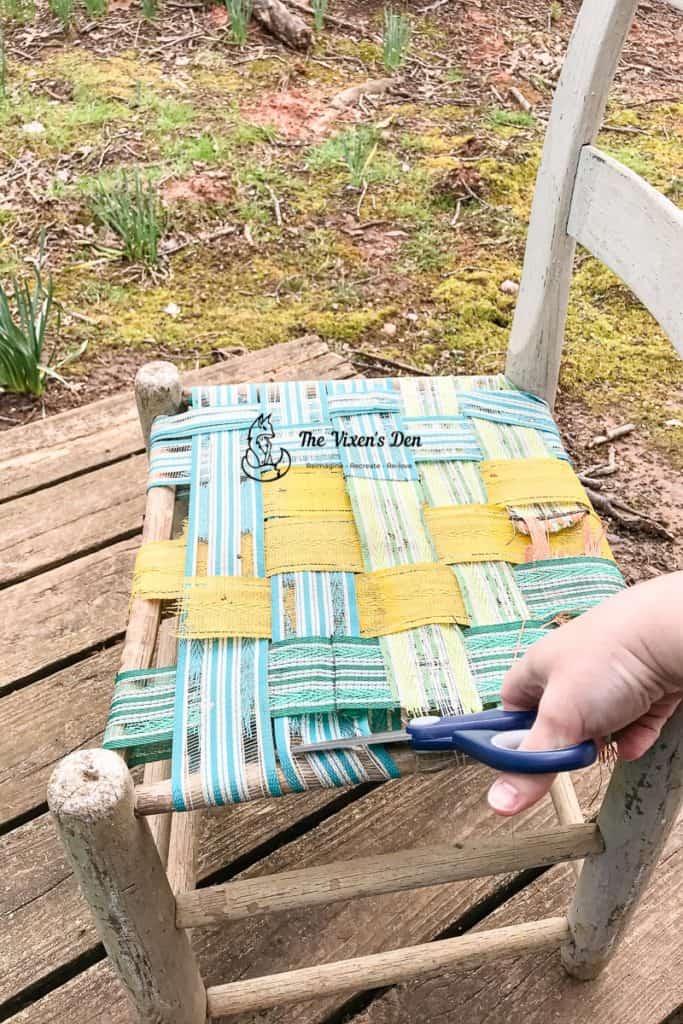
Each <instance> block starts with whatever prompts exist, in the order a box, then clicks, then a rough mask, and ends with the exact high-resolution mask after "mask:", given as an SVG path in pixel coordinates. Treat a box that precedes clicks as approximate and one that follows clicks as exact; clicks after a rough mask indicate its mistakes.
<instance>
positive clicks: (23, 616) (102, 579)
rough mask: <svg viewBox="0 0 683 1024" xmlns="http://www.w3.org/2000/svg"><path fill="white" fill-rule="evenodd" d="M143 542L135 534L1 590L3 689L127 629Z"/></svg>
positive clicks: (0, 668)
mask: <svg viewBox="0 0 683 1024" xmlns="http://www.w3.org/2000/svg"><path fill="white" fill-rule="evenodd" d="M138 547H139V540H138V539H137V538H136V537H133V538H131V539H130V540H125V541H121V542H120V543H119V544H114V545H113V546H112V547H108V548H105V549H104V550H102V551H97V552H95V554H92V555H86V556H85V557H84V558H79V559H78V560H77V561H75V562H69V563H67V564H66V565H62V566H59V568H57V569H51V570H50V572H46V573H42V574H41V575H40V576H36V577H34V578H33V579H29V580H25V581H24V582H23V583H17V584H16V585H15V586H13V587H8V588H7V589H6V590H3V591H2V592H0V620H1V621H2V622H3V624H4V639H5V654H4V657H3V659H2V664H1V665H0V693H1V692H2V690H3V688H7V687H8V686H10V685H11V684H12V683H13V682H14V681H16V680H18V679H24V678H26V677H27V676H31V675H33V674H34V673H36V672H40V671H43V670H47V669H48V668H49V666H50V665H55V664H56V663H58V662H59V661H61V659H63V658H69V657H73V656H74V655H76V654H78V653H79V652H80V651H84V650H88V649H91V648H94V647H96V646H97V645H98V644H102V643H105V642H106V641H108V640H111V639H112V638H115V637H117V636H118V635H120V634H121V633H123V631H124V629H125V626H126V616H127V611H128V602H129V600H130V576H131V570H132V566H133V561H134V558H135V552H136V551H137V549H138Z"/></svg>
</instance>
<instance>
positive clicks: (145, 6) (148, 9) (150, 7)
mask: <svg viewBox="0 0 683 1024" xmlns="http://www.w3.org/2000/svg"><path fill="white" fill-rule="evenodd" d="M140 6H141V7H142V16H143V18H144V19H145V21H154V20H155V18H156V16H157V14H158V13H159V5H158V2H157V0H142V2H141V5H140Z"/></svg>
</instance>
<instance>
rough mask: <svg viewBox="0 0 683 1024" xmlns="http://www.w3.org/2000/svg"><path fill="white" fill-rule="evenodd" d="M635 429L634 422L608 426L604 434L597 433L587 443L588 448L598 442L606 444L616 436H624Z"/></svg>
mask: <svg viewBox="0 0 683 1024" xmlns="http://www.w3.org/2000/svg"><path fill="white" fill-rule="evenodd" d="M635 429H636V425H635V423H624V424H623V425H622V426H621V427H608V429H607V430H606V431H605V433H604V434H597V435H596V436H595V437H594V438H593V440H592V441H591V442H590V444H589V445H588V447H589V448H597V446H598V445H599V444H607V442H608V441H616V440H617V438H618V437H625V436H626V434H630V433H632V431H634V430H635Z"/></svg>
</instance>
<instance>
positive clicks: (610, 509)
mask: <svg viewBox="0 0 683 1024" xmlns="http://www.w3.org/2000/svg"><path fill="white" fill-rule="evenodd" d="M579 479H581V478H580V477H579ZM586 494H587V495H588V497H589V498H590V500H591V501H592V503H593V505H594V506H595V508H596V509H598V510H599V511H600V512H604V514H605V515H608V516H610V517H611V518H612V519H613V520H614V521H615V522H617V523H619V524H620V525H621V526H623V527H624V528H625V529H627V530H642V531H644V532H645V533H652V534H654V535H655V536H656V537H663V538H664V539H665V540H674V539H675V538H674V535H673V534H672V533H670V531H669V530H667V528H666V527H665V526H664V524H663V523H660V522H659V520H658V519H654V518H653V517H652V516H649V515H648V514H647V513H646V512H639V511H638V510H637V509H635V508H632V507H631V506H630V505H625V504H624V502H623V501H619V499H618V498H615V497H614V496H613V495H607V494H598V492H597V491H595V490H592V489H591V488H590V487H586ZM624 512H625V513H627V514H626V515H624Z"/></svg>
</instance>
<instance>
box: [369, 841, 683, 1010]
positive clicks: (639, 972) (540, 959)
mask: <svg viewBox="0 0 683 1024" xmlns="http://www.w3.org/2000/svg"><path fill="white" fill-rule="evenodd" d="M572 888H573V879H572V877H571V873H570V871H569V869H568V868H567V867H564V866H563V867H561V868H553V869H552V871H550V872H548V873H547V874H545V875H543V876H542V877H541V878H540V879H538V880H537V881H536V882H534V883H533V885H531V886H529V887H528V888H526V889H524V890H523V891H522V892H521V893H519V894H518V895H517V896H515V897H513V899H511V900H510V901H509V902H507V903H506V904H504V906H503V907H501V908H499V909H498V910H497V911H496V912H495V913H493V914H492V915H490V916H489V917H487V918H486V920H485V922H483V923H482V925H480V926H478V927H481V928H483V927H485V928H493V927H501V926H504V925H509V924H512V923H514V922H524V921H531V920H533V919H534V918H540V917H547V916H550V915H552V914H557V913H562V911H563V910H564V908H565V906H566V903H567V899H568V897H569V895H570V893H571V891H572ZM682 902H683V822H681V824H679V826H678V828H677V829H676V830H675V831H674V832H673V833H672V835H671V836H670V838H669V842H668V844H667V846H666V848H665V850H664V854H663V856H662V859H661V861H660V863H659V866H658V868H657V870H656V872H655V874H654V876H653V879H652V884H651V886H650V888H649V889H648V890H647V892H646V895H645V897H644V899H643V902H642V904H641V908H640V910H639V912H638V913H637V914H636V915H635V917H634V918H633V921H632V923H631V928H630V929H629V931H628V932H627V933H626V936H625V938H624V941H623V943H622V945H621V947H620V948H619V950H618V951H617V953H616V954H615V956H614V959H613V960H612V961H611V962H610V965H609V969H608V970H607V971H605V973H604V974H603V975H602V976H601V977H600V979H599V980H598V981H595V982H593V983H589V984H584V983H581V982H577V981H575V980H574V979H572V978H570V977H569V976H568V975H567V974H566V972H565V971H564V969H563V967H562V964H561V962H560V956H559V954H558V953H551V954H548V955H541V956H538V955H532V956H520V957H515V958H514V959H506V960H505V962H504V964H495V963H491V964H486V965H485V966H481V967H479V968H477V969H476V970H469V971H458V972H456V973H454V974H451V975H444V976H442V977H440V978H431V979H428V980H423V981H420V982H411V983H409V984H407V985H401V986H398V987H396V988H393V989H391V990H390V991H389V992H387V993H385V994H384V995H382V996H380V997H379V998H378V999H376V1000H375V1001H374V1002H373V1003H372V1005H371V1006H370V1007H369V1008H368V1009H367V1010H366V1011H365V1012H363V1013H361V1014H359V1015H358V1016H356V1017H354V1018H353V1024H409V1022H412V1021H415V1020H419V1021H420V1024H444V1022H445V1021H451V1020H462V1021H469V1022H471V1024H479V1022H484V1021H487V1022H488V1021H499V1020H501V1021H502V1020H508V1021H521V1020H524V1021H526V1022H528V1024H545V1022H546V1021H552V1022H553V1024H594V1022H595V1021H600V1022H601V1024H623V1022H624V1021H635V1020H637V1021H638V1024H660V1022H661V1021H663V1020H664V1018H665V1017H667V1015H668V1014H669V1013H671V1012H672V1011H673V1010H675V1009H676V1007H677V1006H678V1005H679V1004H680V1003H681V1001H683V932H682V931H681V928H680V908H681V903H682Z"/></svg>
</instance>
